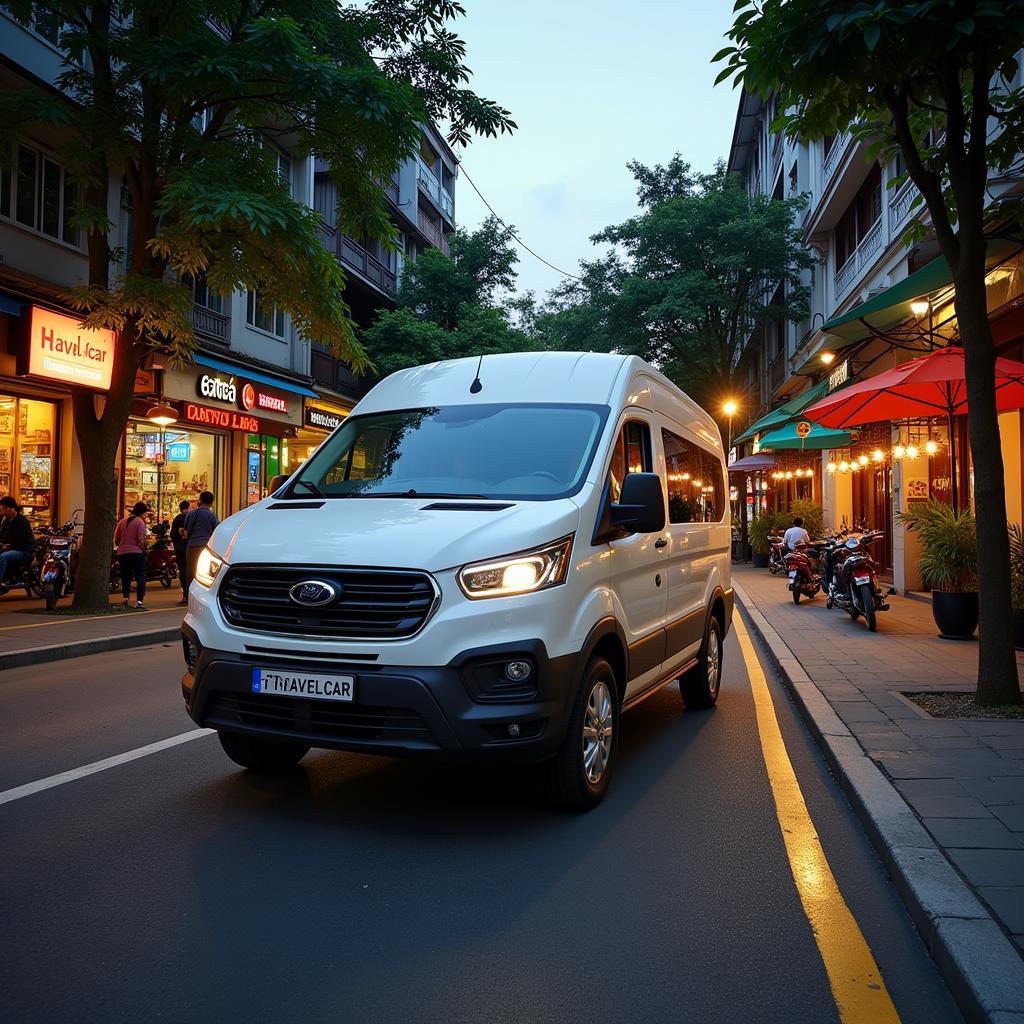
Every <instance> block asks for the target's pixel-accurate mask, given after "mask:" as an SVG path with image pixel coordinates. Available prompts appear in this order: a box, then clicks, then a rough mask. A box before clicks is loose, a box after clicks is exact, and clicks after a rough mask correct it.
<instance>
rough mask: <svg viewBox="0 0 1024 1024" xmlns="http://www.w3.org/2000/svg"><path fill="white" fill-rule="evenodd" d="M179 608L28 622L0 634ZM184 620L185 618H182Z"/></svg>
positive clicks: (3, 628) (172, 609)
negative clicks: (11, 630) (14, 630)
mask: <svg viewBox="0 0 1024 1024" xmlns="http://www.w3.org/2000/svg"><path fill="white" fill-rule="evenodd" d="M177 610H178V609H177V608H146V609H145V610H144V611H131V612H114V613H111V612H100V613H99V614H98V615H70V616H68V617H67V618H66V619H50V620H49V621H47V622H26V623H25V625H23V626H0V633H5V632H6V631H7V630H9V629H38V628H39V627H40V626H59V625H61V624H62V623H65V622H88V621H89V620H90V619H109V618H112V616H113V615H119V616H120V615H124V616H126V617H127V616H128V615H131V616H132V617H133V618H134V617H135V616H138V615H159V614H160V613H161V612H173V611H177ZM182 618H184V616H182Z"/></svg>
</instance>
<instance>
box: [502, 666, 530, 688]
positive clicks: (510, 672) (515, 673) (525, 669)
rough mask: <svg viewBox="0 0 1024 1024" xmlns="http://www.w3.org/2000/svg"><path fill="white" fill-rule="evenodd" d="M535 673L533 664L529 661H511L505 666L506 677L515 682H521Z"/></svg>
mask: <svg viewBox="0 0 1024 1024" xmlns="http://www.w3.org/2000/svg"><path fill="white" fill-rule="evenodd" d="M532 675H533V665H531V664H530V663H529V662H528V661H510V662H509V663H508V664H507V665H506V666H505V678H506V679H508V680H509V681H510V682H513V683H521V682H523V681H524V680H526V679H529V678H530V676H532Z"/></svg>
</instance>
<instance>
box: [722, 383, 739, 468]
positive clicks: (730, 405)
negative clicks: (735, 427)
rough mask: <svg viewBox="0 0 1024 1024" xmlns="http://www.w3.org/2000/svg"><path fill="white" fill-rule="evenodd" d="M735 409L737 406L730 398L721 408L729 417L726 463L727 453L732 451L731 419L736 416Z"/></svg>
mask: <svg viewBox="0 0 1024 1024" xmlns="http://www.w3.org/2000/svg"><path fill="white" fill-rule="evenodd" d="M737 408H738V406H737V405H736V403H735V402H734V401H733V400H732V399H731V398H730V399H729V401H728V402H726V403H725V405H723V406H722V411H723V412H724V413H725V415H726V416H728V417H729V443H728V444H727V445H726V446H725V458H726V461H728V459H729V452H731V451H732V418H733V416H735V415H736V409H737Z"/></svg>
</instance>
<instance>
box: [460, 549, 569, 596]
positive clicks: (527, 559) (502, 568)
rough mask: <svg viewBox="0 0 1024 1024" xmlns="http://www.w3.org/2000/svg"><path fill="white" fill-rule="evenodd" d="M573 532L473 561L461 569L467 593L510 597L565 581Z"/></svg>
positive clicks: (554, 585) (467, 594)
mask: <svg viewBox="0 0 1024 1024" xmlns="http://www.w3.org/2000/svg"><path fill="white" fill-rule="evenodd" d="M571 550H572V535H570V536H568V537H563V538H562V539H561V540H557V541H555V542H554V544H547V545H545V546H544V547H542V548H534V549H532V550H531V551H520V552H518V553H517V554H514V555H507V556H505V557H503V558H492V559H490V560H489V561H486V562H471V563H470V564H469V565H464V566H463V567H462V568H461V569H460V570H459V573H458V580H459V586H460V587H461V588H462V592H463V593H464V594H465V595H466V597H468V598H471V599H473V600H476V599H477V598H481V597H510V596H511V595H513V594H530V593H533V591H535V590H546V589H547V588H548V587H557V586H558V585H559V584H560V583H564V582H565V577H566V575H567V573H568V571H569V552H570V551H571Z"/></svg>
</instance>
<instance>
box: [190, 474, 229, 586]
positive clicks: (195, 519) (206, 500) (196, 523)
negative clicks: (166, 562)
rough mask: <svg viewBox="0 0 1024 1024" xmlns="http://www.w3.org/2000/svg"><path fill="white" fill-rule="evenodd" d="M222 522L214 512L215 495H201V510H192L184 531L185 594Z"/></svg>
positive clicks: (206, 492) (208, 493)
mask: <svg viewBox="0 0 1024 1024" xmlns="http://www.w3.org/2000/svg"><path fill="white" fill-rule="evenodd" d="M219 522H220V520H219V519H218V518H217V516H216V514H215V513H214V511H213V494H211V493H210V491H203V492H202V494H200V495H199V508H194V509H192V511H191V512H189V513H187V514H186V516H185V522H184V524H183V526H182V529H183V530H184V531H185V534H186V535H187V537H188V548H187V550H186V551H185V570H186V573H185V593H186V594H187V593H188V588H189V587H190V586H191V585H192V580H193V579H195V575H196V563H197V562H198V561H199V554H200V552H201V551H202V550H203V548H205V547H206V545H207V544H208V543H209V541H210V538H211V537H212V536H213V531H214V530H216V529H217V524H218V523H219Z"/></svg>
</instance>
